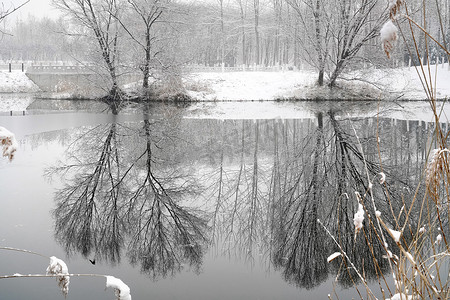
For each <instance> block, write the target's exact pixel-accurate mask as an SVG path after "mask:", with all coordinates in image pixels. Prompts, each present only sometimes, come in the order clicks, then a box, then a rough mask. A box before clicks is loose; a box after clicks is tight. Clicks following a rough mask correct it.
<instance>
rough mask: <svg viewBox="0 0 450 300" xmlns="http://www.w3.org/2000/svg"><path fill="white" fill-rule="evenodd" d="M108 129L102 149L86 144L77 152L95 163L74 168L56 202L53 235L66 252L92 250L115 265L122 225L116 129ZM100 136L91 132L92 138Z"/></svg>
mask: <svg viewBox="0 0 450 300" xmlns="http://www.w3.org/2000/svg"><path fill="white" fill-rule="evenodd" d="M108 127H109V129H108V130H107V131H106V133H107V134H106V138H105V139H104V141H103V143H102V144H101V147H98V146H97V145H96V144H95V143H85V144H83V147H84V148H83V149H78V150H80V151H83V152H82V153H89V154H90V155H89V157H90V158H91V159H94V160H93V161H87V162H84V163H82V164H80V165H78V166H77V174H76V175H75V176H74V177H73V178H71V180H70V182H69V183H67V185H66V186H65V187H64V188H63V189H62V190H60V191H59V193H58V195H57V197H58V202H59V203H58V206H57V208H56V209H55V211H54V215H55V218H56V236H57V237H58V238H59V239H60V240H61V242H62V243H63V244H64V246H65V248H66V250H67V251H68V252H71V251H79V252H81V253H82V254H83V255H85V256H87V255H89V254H90V253H91V251H92V250H94V251H95V252H98V253H96V255H97V256H105V258H106V259H108V260H110V261H112V262H116V261H120V247H121V246H122V244H123V236H122V232H123V224H122V222H121V216H120V205H121V204H120V201H119V194H118V193H119V189H117V187H116V182H117V181H118V178H117V175H118V170H119V157H118V152H117V140H116V133H117V132H116V128H117V127H116V124H111V125H108ZM101 128H102V127H101V126H99V127H97V129H101ZM102 133H103V132H102V131H100V132H97V131H92V132H91V134H93V135H94V136H95V137H98V134H100V135H101V134H102ZM95 140H96V139H95ZM88 147H91V148H88ZM95 157H97V159H95ZM72 167H74V166H73V165H67V166H62V167H58V169H57V170H58V171H64V170H65V168H72ZM98 250H100V251H98Z"/></svg>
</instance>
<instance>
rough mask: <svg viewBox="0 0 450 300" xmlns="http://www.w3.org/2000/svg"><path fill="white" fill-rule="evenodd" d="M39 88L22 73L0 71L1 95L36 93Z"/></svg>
mask: <svg viewBox="0 0 450 300" xmlns="http://www.w3.org/2000/svg"><path fill="white" fill-rule="evenodd" d="M38 91H39V87H38V86H37V85H36V84H34V83H33V81H31V80H30V79H29V78H28V77H27V75H25V73H23V72H21V71H12V72H7V71H0V93H34V92H38Z"/></svg>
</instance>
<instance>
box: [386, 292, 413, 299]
mask: <svg viewBox="0 0 450 300" xmlns="http://www.w3.org/2000/svg"><path fill="white" fill-rule="evenodd" d="M409 299H413V297H412V296H411V295H405V294H400V293H397V294H395V295H393V296H392V297H391V298H387V299H386V300H409Z"/></svg>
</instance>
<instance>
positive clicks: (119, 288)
mask: <svg viewBox="0 0 450 300" xmlns="http://www.w3.org/2000/svg"><path fill="white" fill-rule="evenodd" d="M106 287H107V288H109V287H110V288H113V289H114V292H115V294H116V297H117V298H116V299H117V300H131V294H130V288H129V287H128V285H126V284H125V283H124V282H123V281H122V280H120V279H119V278H116V277H114V276H106Z"/></svg>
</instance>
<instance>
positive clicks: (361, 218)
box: [353, 203, 364, 234]
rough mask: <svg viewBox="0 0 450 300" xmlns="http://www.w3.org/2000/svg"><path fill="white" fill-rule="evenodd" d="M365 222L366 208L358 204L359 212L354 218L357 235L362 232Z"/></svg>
mask: <svg viewBox="0 0 450 300" xmlns="http://www.w3.org/2000/svg"><path fill="white" fill-rule="evenodd" d="M363 221H364V207H363V206H362V204H361V203H358V211H357V212H356V213H355V215H354V217H353V224H354V225H355V234H357V233H358V232H359V231H361V229H362V227H363Z"/></svg>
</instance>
